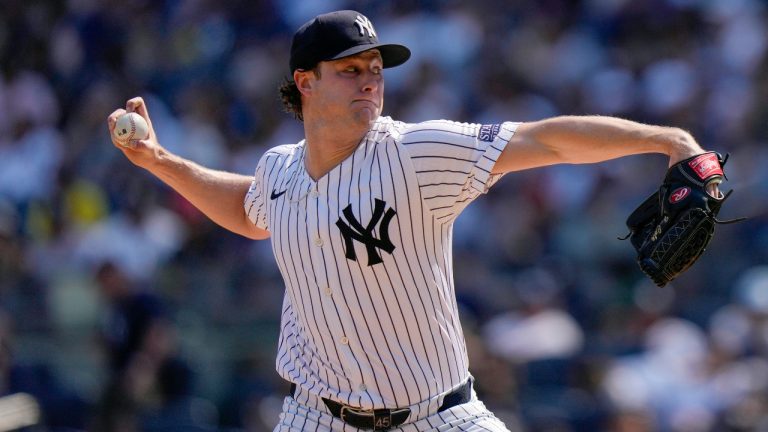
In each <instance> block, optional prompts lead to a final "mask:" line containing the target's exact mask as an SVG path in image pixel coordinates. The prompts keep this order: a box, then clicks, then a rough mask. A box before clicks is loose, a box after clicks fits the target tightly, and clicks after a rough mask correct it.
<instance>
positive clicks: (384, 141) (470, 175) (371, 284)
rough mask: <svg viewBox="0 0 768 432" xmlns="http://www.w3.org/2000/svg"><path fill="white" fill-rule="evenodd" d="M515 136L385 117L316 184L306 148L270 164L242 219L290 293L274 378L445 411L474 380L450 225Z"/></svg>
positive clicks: (362, 400) (278, 155) (377, 404)
mask: <svg viewBox="0 0 768 432" xmlns="http://www.w3.org/2000/svg"><path fill="white" fill-rule="evenodd" d="M516 128H517V124H516V123H502V124H498V125H480V124H466V123H456V122H450V121H443V120H440V121H430V122H424V123H418V124H406V123H402V122H398V121H393V120H392V119H391V118H389V117H380V118H379V119H378V121H377V122H376V123H375V124H374V126H373V127H372V128H371V130H370V131H369V132H368V134H367V135H366V136H365V137H364V138H363V140H362V142H361V144H360V145H359V146H358V148H357V149H356V150H355V151H354V152H353V153H352V154H351V155H350V156H349V157H347V159H345V160H344V161H343V162H341V163H340V164H339V165H337V166H336V167H334V168H333V169H332V170H331V171H330V172H328V173H327V174H326V175H324V176H323V177H321V178H320V179H318V180H317V181H314V180H313V179H312V178H311V177H310V176H309V174H308V173H307V171H306V170H305V167H304V154H305V145H304V141H302V142H299V143H298V144H293V145H283V146H279V147H275V148H273V149H271V150H269V151H268V152H267V153H266V154H265V155H264V156H263V157H262V158H261V160H260V162H259V164H258V166H257V168H256V173H255V178H254V182H253V183H252V185H251V188H250V190H249V191H248V194H247V195H246V197H245V202H244V206H245V211H246V212H247V214H248V217H249V218H250V220H251V221H252V222H253V223H254V224H255V225H256V226H258V227H259V228H263V229H267V230H269V231H270V233H271V238H272V249H273V251H274V255H275V258H276V260H277V264H278V267H279V268H280V272H281V273H282V275H283V279H284V281H285V285H286V295H285V298H284V301H283V311H282V322H281V334H280V342H279V347H278V357H277V361H276V363H277V370H278V373H279V374H280V375H281V376H282V377H283V378H285V379H287V380H289V381H291V382H294V383H297V385H299V386H300V387H301V388H303V389H304V390H306V391H309V392H311V393H313V394H316V395H318V396H321V397H326V398H330V399H333V400H336V401H338V402H341V403H344V404H348V405H353V406H359V407H363V408H366V409H370V408H384V407H389V408H392V407H404V406H408V405H414V404H418V403H423V402H424V401H425V400H428V399H432V398H436V396H437V395H440V394H442V393H444V392H446V391H449V390H451V389H453V388H455V387H456V386H458V385H460V384H461V383H463V382H464V381H465V380H466V379H467V377H468V374H469V372H468V364H467V352H466V346H465V342H464V336H463V333H462V330H461V325H460V322H459V316H458V310H457V305H456V297H455V293H454V287H453V263H452V255H451V236H452V226H453V221H454V220H455V219H456V217H457V216H458V215H459V213H460V212H461V211H462V210H463V209H464V208H465V207H466V206H467V205H468V204H469V203H470V202H471V201H472V200H473V199H475V198H476V197H477V196H479V195H480V194H482V193H485V192H487V190H488V188H489V187H490V186H491V185H492V184H493V183H495V182H496V181H497V180H498V178H499V177H500V176H499V175H491V170H492V168H493V166H494V164H495V162H496V159H497V158H498V157H499V155H500V154H501V151H502V150H503V148H504V147H505V145H506V144H507V142H508V141H509V139H510V138H511V137H512V135H513V134H514V131H515V129H516Z"/></svg>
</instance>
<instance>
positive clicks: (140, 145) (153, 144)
mask: <svg viewBox="0 0 768 432" xmlns="http://www.w3.org/2000/svg"><path fill="white" fill-rule="evenodd" d="M126 112H135V113H137V114H139V115H140V116H142V117H143V118H144V120H146V122H147V125H148V126H149V137H148V138H147V139H144V140H132V141H130V142H129V143H128V145H127V146H126V145H122V144H120V142H119V141H118V140H117V139H116V138H115V135H114V131H115V123H116V122H117V118H118V117H120V116H121V115H123V114H125V113H126ZM107 128H108V129H109V136H110V138H111V139H112V144H113V145H114V146H115V147H117V148H118V149H120V151H122V152H123V154H125V156H126V157H127V158H128V159H129V160H130V161H131V162H133V163H134V164H135V165H138V166H140V167H143V168H149V167H150V166H151V165H152V163H154V162H156V161H158V160H159V158H160V156H161V155H162V153H163V152H165V150H164V149H163V148H162V147H161V146H160V143H158V141H157V135H155V128H154V127H153V126H152V120H151V119H150V118H149V111H148V110H147V105H146V103H144V99H143V98H141V97H135V98H132V99H129V100H128V101H127V102H126V103H125V108H124V109H123V108H119V109H116V110H115V111H113V112H112V114H110V115H109V117H107Z"/></svg>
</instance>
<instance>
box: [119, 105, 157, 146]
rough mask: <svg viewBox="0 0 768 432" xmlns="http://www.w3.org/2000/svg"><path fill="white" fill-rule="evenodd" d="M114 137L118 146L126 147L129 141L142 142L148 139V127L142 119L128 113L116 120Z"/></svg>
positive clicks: (132, 113)
mask: <svg viewBox="0 0 768 432" xmlns="http://www.w3.org/2000/svg"><path fill="white" fill-rule="evenodd" d="M114 136H115V139H116V140H117V142H118V143H119V144H120V145H124V146H127V145H128V143H130V142H131V140H143V139H147V138H149V126H148V125H147V122H146V120H144V117H142V116H140V115H138V114H136V113H135V112H129V113H125V114H123V115H121V116H120V117H118V118H117V122H116V123H115V130H114Z"/></svg>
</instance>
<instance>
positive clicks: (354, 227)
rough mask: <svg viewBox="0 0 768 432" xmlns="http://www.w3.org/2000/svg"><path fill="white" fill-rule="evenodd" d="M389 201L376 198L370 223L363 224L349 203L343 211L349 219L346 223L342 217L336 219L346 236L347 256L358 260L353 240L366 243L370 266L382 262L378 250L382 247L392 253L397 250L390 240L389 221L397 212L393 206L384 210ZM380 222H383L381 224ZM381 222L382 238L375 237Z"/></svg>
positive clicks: (380, 233)
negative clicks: (374, 230) (353, 212)
mask: <svg viewBox="0 0 768 432" xmlns="http://www.w3.org/2000/svg"><path fill="white" fill-rule="evenodd" d="M386 205H387V203H386V202H384V201H382V200H380V199H378V198H376V199H375V201H374V208H373V215H372V216H371V220H370V221H368V225H367V226H365V227H363V225H362V224H361V223H360V222H359V221H358V220H357V218H355V215H354V214H352V204H350V205H348V206H347V207H346V208H345V209H344V210H342V213H343V214H344V217H345V218H346V219H347V222H346V223H345V222H344V221H343V220H341V218H339V220H338V221H336V226H337V227H339V231H341V235H342V236H344V248H345V249H346V253H345V256H346V257H347V259H351V260H352V261H357V254H356V253H355V244H354V242H353V240H357V241H359V242H360V243H362V244H364V245H365V250H366V252H368V266H372V265H374V264H379V263H381V262H382V260H381V256H380V255H379V252H378V251H377V250H376V249H377V248H378V249H381V250H383V251H384V252H386V253H388V254H390V255H392V251H393V250H395V245H393V244H392V242H391V241H390V240H389V223H390V222H391V221H392V218H393V217H394V216H395V214H396V213H397V212H395V210H393V209H392V208H391V207H390V208H389V209H387V211H386V212H385V211H384V207H386ZM379 222H381V223H380V224H379ZM377 224H379V235H380V236H381V238H380V239H378V238H376V237H374V233H373V229H374V228H375V227H376V225H377Z"/></svg>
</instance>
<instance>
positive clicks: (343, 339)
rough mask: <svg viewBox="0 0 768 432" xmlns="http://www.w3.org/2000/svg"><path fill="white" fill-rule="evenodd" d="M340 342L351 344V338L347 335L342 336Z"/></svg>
mask: <svg viewBox="0 0 768 432" xmlns="http://www.w3.org/2000/svg"><path fill="white" fill-rule="evenodd" d="M340 342H341V343H342V344H344V345H349V339H348V338H347V337H346V336H342V337H341V340H340Z"/></svg>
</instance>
